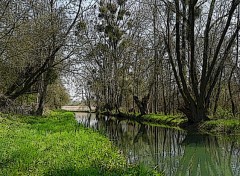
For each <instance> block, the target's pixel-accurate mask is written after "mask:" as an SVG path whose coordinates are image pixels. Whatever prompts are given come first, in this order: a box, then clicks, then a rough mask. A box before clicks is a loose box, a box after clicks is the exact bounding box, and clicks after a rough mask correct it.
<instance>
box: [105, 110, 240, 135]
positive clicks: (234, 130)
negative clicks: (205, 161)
mask: <svg viewBox="0 0 240 176" xmlns="http://www.w3.org/2000/svg"><path fill="white" fill-rule="evenodd" d="M103 114H104V113H103ZM108 115H112V116H118V117H120V118H123V119H124V118H126V119H130V120H136V121H138V122H141V123H150V124H153V125H159V126H165V127H170V128H172V127H174V128H181V127H183V126H184V128H186V129H188V130H191V131H193V132H195V131H197V132H201V133H211V134H240V119H236V118H235V119H233V118H230V117H229V118H226V119H223V118H219V119H218V118H217V117H215V118H212V117H210V120H209V121H206V122H202V123H200V124H198V125H194V126H193V127H191V126H190V127H189V128H188V126H186V125H185V123H186V122H187V118H185V117H184V116H183V115H162V114H147V115H143V116H140V115H134V114H131V113H121V114H114V113H110V114H108Z"/></svg>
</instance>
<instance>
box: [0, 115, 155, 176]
mask: <svg viewBox="0 0 240 176" xmlns="http://www.w3.org/2000/svg"><path fill="white" fill-rule="evenodd" d="M0 136H1V138H0V175H9V176H11V175H157V174H155V172H153V171H149V170H148V169H146V168H144V167H142V166H138V167H135V166H133V167H126V166H127V165H126V161H125V159H124V157H123V156H122V155H120V154H119V153H118V151H117V149H116V148H115V147H113V146H112V144H111V142H110V141H109V140H108V139H107V138H105V137H104V136H102V135H100V134H98V133H96V132H93V131H92V130H91V129H86V128H84V127H83V126H81V125H79V124H77V122H76V121H75V119H74V115H73V113H71V112H61V111H58V112H50V113H49V115H48V116H45V117H36V116H10V115H8V116H7V117H6V116H5V117H3V115H2V114H1V115H0Z"/></svg>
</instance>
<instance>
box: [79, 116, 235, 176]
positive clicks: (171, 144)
mask: <svg viewBox="0 0 240 176" xmlns="http://www.w3.org/2000/svg"><path fill="white" fill-rule="evenodd" d="M76 119H77V121H78V122H79V123H82V124H84V125H85V126H87V127H90V128H93V129H95V130H98V131H100V132H102V133H104V134H105V135H106V136H107V137H108V138H109V139H110V140H111V141H113V143H114V144H115V145H116V146H117V147H118V148H119V149H120V150H121V151H122V152H123V153H124V155H125V156H126V157H127V160H128V162H129V163H142V164H144V165H146V166H149V167H151V168H154V169H156V170H158V171H159V172H164V173H165V175H166V176H240V136H228V137H216V136H209V135H189V134H187V133H186V132H184V131H179V130H175V129H168V128H161V127H155V126H150V125H143V124H138V123H133V122H130V121H120V120H117V119H116V118H113V117H107V116H105V117H104V116H102V117H98V118H97V117H96V115H95V114H88V113H77V114H76Z"/></svg>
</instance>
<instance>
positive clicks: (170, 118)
mask: <svg viewBox="0 0 240 176" xmlns="http://www.w3.org/2000/svg"><path fill="white" fill-rule="evenodd" d="M141 118H142V119H143V120H144V121H147V122H154V123H158V124H163V125H169V126H175V127H177V126H179V125H180V124H182V123H184V122H186V121H187V119H186V118H184V117H182V116H180V115H161V114H148V115H144V116H142V117H141Z"/></svg>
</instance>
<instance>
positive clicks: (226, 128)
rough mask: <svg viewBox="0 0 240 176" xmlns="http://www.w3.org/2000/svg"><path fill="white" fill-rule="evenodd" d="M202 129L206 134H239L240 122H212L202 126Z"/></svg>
mask: <svg viewBox="0 0 240 176" xmlns="http://www.w3.org/2000/svg"><path fill="white" fill-rule="evenodd" d="M201 129H202V130H203V131H204V132H210V133H215V134H216V133H237V134H239V131H240V121H239V120H237V119H232V120H226V119H218V120H210V121H206V122H204V123H203V124H202V125H201Z"/></svg>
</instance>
